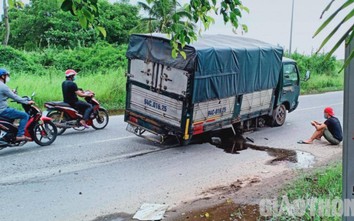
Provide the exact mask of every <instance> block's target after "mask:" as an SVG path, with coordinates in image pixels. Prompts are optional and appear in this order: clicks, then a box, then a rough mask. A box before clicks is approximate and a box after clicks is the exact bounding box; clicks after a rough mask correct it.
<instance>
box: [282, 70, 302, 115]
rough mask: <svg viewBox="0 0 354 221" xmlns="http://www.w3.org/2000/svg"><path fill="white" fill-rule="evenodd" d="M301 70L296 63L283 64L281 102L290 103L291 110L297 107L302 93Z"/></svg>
mask: <svg viewBox="0 0 354 221" xmlns="http://www.w3.org/2000/svg"><path fill="white" fill-rule="evenodd" d="M299 84H300V79H299V72H298V69H297V66H296V64H295V63H284V64H283V87H282V93H281V99H280V101H281V103H284V104H288V105H289V110H288V111H289V112H291V111H293V110H295V109H296V107H297V105H298V98H299V94H300V85H299Z"/></svg>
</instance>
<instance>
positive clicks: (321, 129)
mask: <svg viewBox="0 0 354 221" xmlns="http://www.w3.org/2000/svg"><path fill="white" fill-rule="evenodd" d="M323 116H324V118H325V119H326V121H325V122H324V123H319V122H317V121H311V125H312V126H314V127H315V128H316V131H315V132H314V133H313V135H312V136H311V138H310V139H308V140H304V141H299V142H301V143H303V144H312V143H313V141H314V140H315V139H317V140H320V139H321V137H322V136H323V137H324V138H325V139H326V140H327V141H328V142H329V143H330V144H333V145H337V144H339V143H340V142H341V141H342V140H343V134H342V126H341V124H340V122H339V120H338V118H336V117H335V116H334V111H333V109H332V108H331V107H326V108H325V109H324V111H323Z"/></svg>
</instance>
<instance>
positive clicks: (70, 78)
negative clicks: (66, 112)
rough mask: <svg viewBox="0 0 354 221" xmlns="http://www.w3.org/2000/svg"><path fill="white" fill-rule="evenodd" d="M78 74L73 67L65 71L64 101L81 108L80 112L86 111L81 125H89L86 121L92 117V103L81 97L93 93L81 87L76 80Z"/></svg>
mask: <svg viewBox="0 0 354 221" xmlns="http://www.w3.org/2000/svg"><path fill="white" fill-rule="evenodd" d="M76 75H77V73H76V71H75V70H73V69H68V70H66V71H65V78H66V80H65V81H64V82H63V83H62V91H63V97H64V102H65V103H68V104H70V106H72V107H73V108H75V109H77V110H79V112H82V113H84V114H83V119H82V120H81V121H80V123H81V125H82V126H84V127H87V125H86V121H87V120H88V119H89V118H90V114H91V112H92V110H93V109H92V105H91V104H89V103H87V102H84V101H81V100H79V99H78V97H77V96H79V97H92V95H93V94H92V93H89V94H86V93H84V92H83V91H82V90H81V89H79V88H78V87H77V85H76V83H75V82H74V80H75V76H76Z"/></svg>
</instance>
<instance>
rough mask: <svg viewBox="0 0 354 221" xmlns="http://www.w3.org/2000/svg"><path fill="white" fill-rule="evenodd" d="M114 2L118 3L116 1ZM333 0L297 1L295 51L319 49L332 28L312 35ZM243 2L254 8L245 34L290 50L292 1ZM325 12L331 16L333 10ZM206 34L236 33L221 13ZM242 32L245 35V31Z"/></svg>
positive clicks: (339, 55)
mask: <svg viewBox="0 0 354 221" xmlns="http://www.w3.org/2000/svg"><path fill="white" fill-rule="evenodd" d="M111 1H112V2H114V1H115V0H111ZM117 1H118V0H117ZM140 1H143V0H140ZM130 2H131V3H132V4H136V2H137V0H130ZM179 2H180V3H182V4H183V3H186V2H188V0H180V1H179ZM329 2H330V0H294V3H295V4H294V19H293V38H292V51H294V50H297V51H298V52H299V53H305V54H311V53H313V52H315V51H316V50H317V49H318V48H319V46H320V44H321V41H322V40H323V39H324V37H325V35H324V34H325V33H329V32H330V31H328V30H329V29H327V30H325V31H326V32H324V34H322V35H319V36H318V37H316V38H314V39H313V38H312V36H313V34H314V32H315V31H316V29H317V28H318V27H320V25H321V24H322V22H323V21H324V20H323V19H322V20H321V19H320V16H321V13H322V11H323V9H324V8H325V7H326V6H327V4H328V3H329ZM343 2H345V0H336V2H335V4H333V6H332V8H331V11H330V12H333V11H334V9H336V8H338V6H340V5H341V4H343ZM242 3H243V4H244V5H245V6H246V7H248V8H249V9H250V13H249V14H247V13H246V12H244V14H243V19H242V21H243V23H245V24H246V25H247V26H248V33H246V34H243V35H244V36H246V37H251V38H255V39H259V40H262V41H265V42H269V43H272V44H279V45H281V46H282V47H284V49H285V50H289V45H290V24H291V9H292V0H242ZM325 15H330V13H328V14H327V13H326V14H325ZM336 21H337V22H334V24H337V23H338V19H337V20H336ZM352 21H353V19H352ZM349 23H350V22H348V24H349ZM352 23H354V21H353V22H351V24H352ZM332 27H334V26H332ZM346 27H348V25H347V26H346ZM205 33H207V34H228V35H233V34H234V33H233V32H232V27H231V25H230V24H229V25H226V26H225V25H224V22H223V19H222V17H221V16H219V17H215V24H214V25H212V26H211V27H210V28H209V30H207V31H206V32H205ZM238 34H241V32H240V33H238ZM334 43H335V41H332V42H329V45H328V46H327V47H325V49H324V50H325V51H326V52H327V51H329V50H330V49H331V48H330V46H332V45H333V44H334ZM335 55H336V56H337V58H344V46H342V47H341V48H340V49H338V50H337V51H336V53H335Z"/></svg>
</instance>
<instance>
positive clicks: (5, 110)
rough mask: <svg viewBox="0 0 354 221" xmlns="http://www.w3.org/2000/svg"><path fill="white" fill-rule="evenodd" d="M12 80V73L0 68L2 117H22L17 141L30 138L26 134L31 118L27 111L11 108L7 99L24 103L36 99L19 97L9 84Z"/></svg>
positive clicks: (30, 102)
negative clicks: (26, 127)
mask: <svg viewBox="0 0 354 221" xmlns="http://www.w3.org/2000/svg"><path fill="white" fill-rule="evenodd" d="M9 81H10V73H9V72H8V71H7V70H6V69H4V68H0V117H3V118H6V119H10V120H15V119H20V124H19V126H18V132H17V135H16V140H17V141H26V140H28V139H30V138H27V137H26V136H25V135H24V134H25V126H26V124H27V121H28V119H29V116H28V114H27V113H25V112H22V111H19V110H16V109H14V108H11V107H9V106H8V105H7V99H8V98H11V99H13V100H15V101H17V102H19V103H22V104H28V105H31V104H34V101H28V100H27V99H25V98H21V97H19V96H18V95H17V94H15V93H14V92H13V91H12V90H11V89H10V88H9V87H8V86H7V85H6V83H8V82H9Z"/></svg>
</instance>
